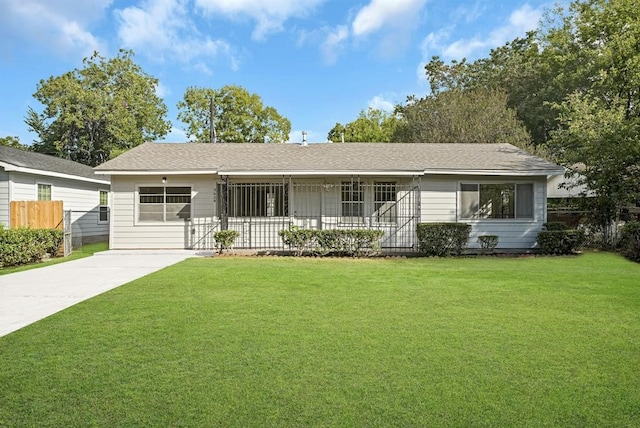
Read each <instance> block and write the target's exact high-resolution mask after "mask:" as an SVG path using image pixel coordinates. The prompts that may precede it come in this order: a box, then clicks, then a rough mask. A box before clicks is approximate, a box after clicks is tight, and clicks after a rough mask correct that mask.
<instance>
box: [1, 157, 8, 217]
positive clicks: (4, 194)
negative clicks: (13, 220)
mask: <svg viewBox="0 0 640 428" xmlns="http://www.w3.org/2000/svg"><path fill="white" fill-rule="evenodd" d="M0 225H2V226H4V227H7V228H8V227H9V173H8V172H6V171H5V170H4V168H2V167H0Z"/></svg>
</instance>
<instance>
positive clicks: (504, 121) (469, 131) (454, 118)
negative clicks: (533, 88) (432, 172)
mask: <svg viewBox="0 0 640 428" xmlns="http://www.w3.org/2000/svg"><path fill="white" fill-rule="evenodd" d="M506 102H507V95H506V94H505V93H503V92H500V91H495V90H487V89H468V90H461V89H449V90H446V91H443V92H438V93H437V94H435V95H429V96H426V97H424V98H420V99H418V98H415V97H413V98H409V100H408V101H407V104H406V105H404V106H400V107H399V108H398V110H399V112H400V113H401V114H402V118H403V122H402V125H401V126H399V127H398V129H397V131H396V134H395V136H394V141H398V142H407V143H510V144H513V145H516V146H519V147H527V146H528V145H529V143H530V141H531V137H530V136H529V134H528V132H527V130H526V128H525V127H524V125H523V124H522V123H521V122H520V121H519V120H518V119H517V117H516V113H515V111H514V110H513V109H510V108H508V107H507V105H506Z"/></svg>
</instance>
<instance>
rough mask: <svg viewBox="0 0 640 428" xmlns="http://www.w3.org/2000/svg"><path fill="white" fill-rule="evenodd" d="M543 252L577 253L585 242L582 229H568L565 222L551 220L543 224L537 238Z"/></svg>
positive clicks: (557, 253) (556, 253)
mask: <svg viewBox="0 0 640 428" xmlns="http://www.w3.org/2000/svg"><path fill="white" fill-rule="evenodd" d="M536 240H537V241H538V245H539V246H540V252H541V253H542V254H555V255H566V254H575V253H576V252H577V251H578V250H579V249H580V247H582V245H583V244H584V240H585V234H584V231H582V230H577V229H568V228H567V226H566V225H565V224H564V223H560V222H549V223H545V224H544V225H543V229H542V231H540V233H538V237H537V238H536Z"/></svg>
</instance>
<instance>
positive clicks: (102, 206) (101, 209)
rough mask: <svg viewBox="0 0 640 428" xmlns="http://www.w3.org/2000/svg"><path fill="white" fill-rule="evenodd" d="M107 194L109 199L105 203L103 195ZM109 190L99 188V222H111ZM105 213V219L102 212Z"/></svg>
mask: <svg viewBox="0 0 640 428" xmlns="http://www.w3.org/2000/svg"><path fill="white" fill-rule="evenodd" d="M103 194H106V197H107V200H106V204H103V203H102V202H103V200H102V195H103ZM109 199H110V198H109V191H108V190H103V189H100V190H98V224H106V223H109V218H110V217H111V216H110V215H109V214H110V213H109ZM103 213H104V214H105V217H106V218H105V219H104V220H103V218H102V214H103Z"/></svg>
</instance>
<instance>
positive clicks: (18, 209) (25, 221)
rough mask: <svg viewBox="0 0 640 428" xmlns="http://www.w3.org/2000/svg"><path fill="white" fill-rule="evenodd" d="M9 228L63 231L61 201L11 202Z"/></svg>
mask: <svg viewBox="0 0 640 428" xmlns="http://www.w3.org/2000/svg"><path fill="white" fill-rule="evenodd" d="M10 224H11V228H12V229H16V228H19V227H28V228H31V229H64V213H63V204H62V201H12V202H11V223H10Z"/></svg>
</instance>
